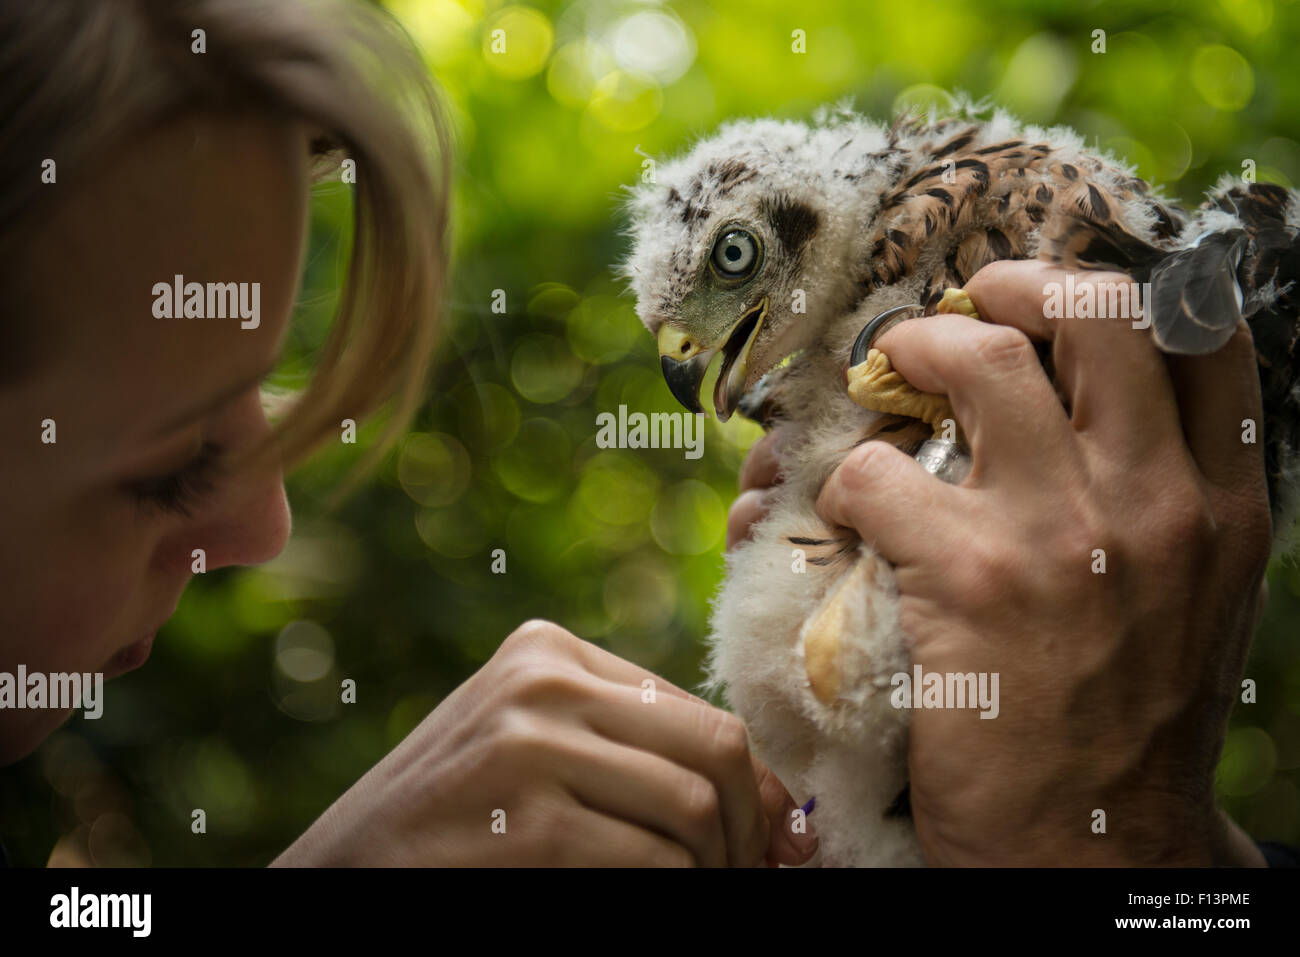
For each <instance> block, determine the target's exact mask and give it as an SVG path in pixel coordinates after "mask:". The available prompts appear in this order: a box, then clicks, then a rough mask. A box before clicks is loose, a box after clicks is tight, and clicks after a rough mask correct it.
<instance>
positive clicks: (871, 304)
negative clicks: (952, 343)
mask: <svg viewBox="0 0 1300 957" xmlns="http://www.w3.org/2000/svg"><path fill="white" fill-rule="evenodd" d="M987 114H988V111H987V110H981V109H979V108H978V107H970V106H968V105H963V106H960V107H959V108H958V109H957V110H955V111H953V113H952V114H951V115H948V116H943V117H940V116H938V115H936V114H933V113H932V114H931V115H930V116H929V117H927V118H926V119H918V118H914V117H904V118H901V119H899V120H898V121H897V122H895V123H894V124H893V125H891V126H884V125H882V124H878V123H876V122H873V121H872V120H870V119H868V118H865V117H862V116H859V115H857V114H854V113H852V112H851V111H848V110H845V109H836V110H828V111H823V112H822V113H820V114H819V115H818V116H817V118H816V119H815V120H814V122H812V123H807V124H806V123H800V122H793V121H778V120H772V119H761V120H752V121H740V122H733V123H729V124H727V125H725V126H724V127H722V128H721V129H720V130H719V131H718V132H717V133H716V134H715V135H713V136H710V137H708V138H706V139H704V140H703V141H701V142H700V143H698V144H697V145H695V147H694V148H693V149H691V150H690V151H689V152H688V153H687V154H686V155H685V156H683V157H681V158H679V159H676V160H673V161H670V162H666V163H664V164H661V165H660V166H659V168H658V171H657V175H656V177H655V182H654V183H649V184H644V185H642V186H640V187H639V188H637V189H636V190H634V192H633V194H632V196H631V198H630V200H629V203H628V209H627V213H628V218H629V234H630V237H631V240H632V243H631V251H630V254H629V256H628V258H627V259H626V261H625V263H624V264H623V268H622V271H623V274H624V275H625V277H626V278H627V280H628V281H629V283H630V285H631V288H632V290H633V291H634V293H635V295H636V298H637V313H638V315H639V317H640V318H641V320H642V321H643V322H644V323H645V325H646V327H647V328H648V329H649V330H650V332H651V333H652V334H654V335H655V337H656V339H657V341H658V344H659V354H660V365H661V368H662V371H663V375H664V378H665V380H666V382H667V384H668V387H669V389H670V390H671V392H672V394H673V395H674V396H676V398H677V399H678V400H679V401H680V402H681V403H682V404H683V405H684V406H685V407H686V408H688V409H690V410H692V411H700V410H701V409H702V406H701V404H700V400H699V391H700V388H701V385H702V383H703V380H704V377H705V373H706V371H707V370H708V367H709V365H710V364H711V362H712V360H713V359H714V358H715V356H717V355H718V354H721V356H722V360H721V366H720V369H719V372H718V376H717V382H716V385H715V387H714V390H713V405H714V409H715V412H716V414H717V416H718V418H719V419H720V420H726V419H727V418H728V417H729V416H730V415H732V414H733V413H734V412H735V411H737V410H740V411H741V412H742V413H744V414H747V415H749V416H751V417H754V418H757V419H758V420H760V421H762V422H763V423H764V424H765V425H768V426H771V425H773V424H775V423H778V422H779V423H782V424H783V431H784V432H785V433H786V435H787V439H786V441H785V443H784V446H783V449H782V452H781V474H782V478H783V481H782V483H781V484H780V485H779V486H778V487H777V488H776V489H774V490H773V493H772V498H771V500H770V503H769V511H768V513H767V515H766V517H765V518H764V519H763V520H762V521H761V522H759V523H758V524H757V525H756V526H755V527H754V529H753V530H752V536H751V539H750V541H748V542H746V543H744V544H742V545H740V546H738V547H737V548H736V549H734V550H733V551H732V553H731V554H730V555H729V556H728V558H727V573H726V579H725V581H724V583H723V586H722V588H721V590H720V592H719V594H718V596H717V598H716V600H715V603H714V608H713V615H712V619H711V635H710V639H709V642H710V654H709V659H708V681H707V685H708V686H709V687H712V688H718V689H721V690H722V691H723V692H724V694H725V697H726V700H727V702H728V704H729V705H730V706H731V707H732V709H733V710H734V711H735V712H736V713H737V714H738V715H739V716H740V717H741V718H743V719H744V721H745V724H746V727H747V728H748V730H749V733H750V737H751V741H752V744H753V747H754V749H755V751H756V753H757V754H758V755H759V756H760V757H761V758H762V759H763V760H764V761H765V762H766V763H767V764H768V765H769V766H770V767H771V768H772V769H773V771H775V772H776V774H777V775H778V776H779V777H780V778H781V780H782V781H783V782H785V784H786V785H787V787H788V788H789V790H790V792H791V794H792V795H794V796H795V798H796V800H798V801H800V802H801V803H802V802H803V801H805V800H807V799H809V798H811V797H815V799H816V814H817V818H816V823H817V830H818V833H819V835H820V838H821V841H820V849H819V852H818V856H817V858H816V859H814V861H812V862H810V863H812V864H823V865H910V864H920V863H922V857H921V853H920V850H919V847H918V845H917V842H916V835H915V831H914V828H913V827H912V823H911V820H910V811H909V806H908V802H907V757H906V751H907V726H908V712H907V710H906V709H905V708H898V707H895V706H894V705H893V703H891V690H892V684H893V679H894V676H896V675H898V674H902V673H907V672H908V670H909V668H910V659H909V653H908V643H907V637H906V635H905V634H904V633H903V631H902V630H901V628H900V627H899V619H898V594H897V588H896V585H895V581H894V576H893V571H892V569H891V568H890V566H889V564H888V562H886V561H885V560H884V559H883V558H881V557H880V555H879V554H877V553H876V552H875V551H874V550H873V549H872V548H871V546H870V545H869V544H867V543H865V542H862V541H861V540H859V539H858V538H857V536H856V535H855V534H853V533H851V532H849V531H848V530H846V529H843V528H832V527H829V526H828V525H827V524H826V523H825V522H823V521H822V520H821V519H820V518H818V516H817V515H816V513H815V512H814V508H813V506H814V503H815V501H816V499H817V495H818V492H819V491H820V489H821V486H822V485H823V483H824V482H825V481H826V479H827V477H828V476H829V475H830V473H831V472H832V471H833V470H834V468H835V467H836V466H837V465H838V464H839V463H840V462H841V461H843V459H844V458H845V457H846V456H847V455H848V453H849V452H850V451H851V450H852V449H853V448H854V447H855V446H857V445H858V444H860V443H862V442H864V441H867V440H872V439H874V440H883V441H887V442H890V443H891V444H893V445H895V446H897V447H899V448H901V449H903V450H905V451H906V452H908V453H909V454H916V453H917V452H918V450H920V449H922V447H923V445H924V443H926V441H927V440H928V439H930V438H931V437H932V436H933V435H934V434H935V432H936V431H938V430H939V428H940V426H941V425H943V424H945V423H946V422H947V420H948V419H949V418H950V417H951V407H950V406H948V405H947V404H946V399H944V397H942V396H924V395H922V394H920V393H917V392H916V391H915V390H914V389H911V387H910V386H909V385H908V384H907V383H906V382H904V381H902V380H901V378H900V377H898V375H897V373H896V372H894V371H893V370H892V368H891V367H890V366H889V363H888V357H887V356H884V355H882V354H880V353H879V352H878V351H875V352H874V353H873V352H867V353H866V355H865V356H858V357H853V353H854V351H855V349H854V347H855V344H857V340H858V339H859V335H860V333H861V332H862V331H863V329H864V326H866V325H867V324H868V323H869V322H870V320H872V318H873V317H877V316H879V315H880V314H881V313H883V312H885V311H886V310H890V309H894V308H896V307H902V306H906V305H908V304H917V305H919V306H920V307H922V308H921V309H917V310H915V311H916V312H918V313H919V312H935V311H937V310H939V309H940V308H941V304H942V310H943V311H949V310H951V309H956V310H959V311H964V312H966V313H967V314H975V309H974V308H972V307H971V304H970V303H969V301H968V300H966V301H965V302H963V300H962V297H961V296H960V295H959V294H957V292H956V291H957V290H960V289H961V287H962V286H963V285H964V284H965V283H966V281H967V280H968V279H969V278H970V277H971V276H973V275H974V274H975V273H976V272H977V271H978V270H979V269H980V268H982V267H983V266H985V265H987V264H988V263H990V262H994V261H996V260H1002V259H1028V258H1034V257H1039V258H1043V259H1047V260H1049V261H1052V262H1057V263H1060V264H1063V265H1066V266H1067V267H1071V268H1096V267H1103V266H1105V267H1109V268H1115V269H1119V270H1122V271H1126V272H1128V273H1129V274H1131V275H1133V276H1134V277H1135V279H1138V280H1139V281H1149V282H1151V290H1152V291H1151V295H1150V299H1149V301H1148V302H1147V303H1146V304H1145V305H1146V308H1147V309H1148V316H1149V318H1150V319H1151V323H1152V334H1153V335H1154V336H1155V339H1156V342H1157V344H1158V345H1159V346H1160V347H1161V348H1163V349H1165V350H1166V351H1170V352H1190V353H1203V352H1209V351H1213V349H1215V348H1218V346H1219V345H1222V343H1223V342H1224V341H1226V339H1227V337H1228V336H1229V335H1231V332H1232V330H1233V328H1235V326H1236V323H1237V322H1238V321H1239V319H1240V318H1242V317H1243V316H1244V317H1245V318H1246V319H1247V320H1248V321H1249V322H1250V324H1251V328H1252V331H1253V332H1254V334H1255V337H1256V343H1257V348H1258V350H1259V353H1260V374H1261V384H1262V386H1263V394H1264V400H1265V423H1264V429H1263V432H1264V436H1265V439H1264V441H1265V445H1266V449H1265V452H1266V455H1265V458H1266V468H1267V470H1268V479H1269V492H1270V495H1271V496H1272V502H1273V506H1274V516H1275V523H1276V524H1277V526H1278V528H1279V530H1281V529H1282V528H1283V526H1284V525H1285V524H1286V522H1287V520H1288V517H1289V516H1290V515H1292V514H1293V511H1292V509H1291V505H1292V503H1293V502H1294V499H1295V497H1294V495H1293V494H1291V490H1292V489H1293V488H1294V487H1295V485H1296V482H1295V479H1296V475H1297V471H1300V470H1298V468H1297V464H1296V451H1295V450H1296V448H1297V447H1298V446H1300V396H1298V395H1297V385H1296V383H1297V363H1296V343H1297V339H1300V322H1298V320H1297V315H1298V311H1300V301H1298V300H1297V292H1296V285H1295V282H1296V280H1297V279H1300V253H1298V252H1297V250H1298V249H1300V245H1298V244H1297V243H1296V239H1297V233H1298V231H1300V197H1297V195H1296V194H1295V193H1294V192H1290V191H1287V190H1283V189H1281V188H1280V187H1276V186H1267V185H1262V184H1259V185H1257V184H1240V183H1234V182H1233V181H1231V180H1230V179H1225V180H1224V181H1223V182H1221V183H1220V185H1219V187H1218V188H1216V190H1215V191H1213V192H1212V193H1211V195H1210V197H1209V200H1208V201H1207V202H1206V204H1205V205H1204V206H1202V207H1201V209H1199V210H1198V211H1197V212H1196V213H1195V214H1194V215H1192V214H1189V213H1187V212H1185V211H1183V210H1181V209H1179V208H1178V207H1177V206H1176V205H1175V204H1174V203H1172V202H1170V201H1169V200H1167V199H1165V198H1163V197H1162V196H1161V195H1160V194H1159V192H1158V191H1156V190H1153V189H1151V188H1150V187H1149V186H1148V185H1147V184H1146V183H1145V182H1143V181H1142V180H1140V179H1138V178H1137V177H1136V176H1135V175H1134V174H1133V171H1132V170H1131V169H1130V168H1128V167H1125V166H1124V165H1122V164H1120V163H1119V162H1117V161H1116V160H1115V159H1113V158H1111V157H1110V156H1108V155H1105V154H1103V153H1100V152H1097V151H1095V150H1091V149H1088V148H1086V147H1085V145H1084V144H1083V141H1082V139H1081V138H1080V137H1079V136H1078V135H1077V134H1076V133H1074V132H1073V131H1071V130H1069V129H1067V128H1064V127H1056V128H1052V129H1043V128H1039V127H1033V126H1028V127H1026V126H1022V125H1020V124H1019V123H1018V122H1016V121H1015V120H1014V119H1013V118H1012V117H1010V116H1009V115H1007V114H1005V113H1003V112H1001V111H997V112H994V113H993V114H992V115H991V116H990V115H987ZM974 306H976V307H977V306H978V304H974ZM922 321H923V320H922ZM858 345H859V350H858V351H861V350H862V348H864V347H863V346H862V345H861V344H858ZM867 345H869V343H868V344H867ZM948 424H951V425H954V426H955V427H956V428H957V430H958V434H959V429H960V423H955V422H952V423H948Z"/></svg>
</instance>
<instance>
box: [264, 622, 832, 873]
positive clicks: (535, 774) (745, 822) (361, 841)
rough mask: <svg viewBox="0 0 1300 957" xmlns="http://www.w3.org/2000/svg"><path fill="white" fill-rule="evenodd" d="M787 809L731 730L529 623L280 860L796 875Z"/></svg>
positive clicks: (639, 675) (740, 730)
mask: <svg viewBox="0 0 1300 957" xmlns="http://www.w3.org/2000/svg"><path fill="white" fill-rule="evenodd" d="M647 681H651V682H653V700H651V695H650V694H649V689H648V688H647V686H646V685H645V682H647ZM794 809H795V803H794V799H793V798H791V797H790V795H789V794H788V793H787V792H786V790H785V788H784V787H783V786H782V784H781V782H780V781H778V780H777V779H776V777H775V775H773V774H772V772H771V771H769V770H768V769H767V768H766V767H764V766H763V764H762V763H761V762H759V761H758V760H757V759H756V758H754V757H753V756H752V755H751V754H750V752H749V744H748V740H747V737H746V733H745V727H744V725H743V724H742V723H741V721H740V719H739V718H736V717H734V716H733V715H731V714H728V713H727V712H725V711H721V710H719V709H718V708H715V707H713V706H712V705H710V704H708V703H707V702H705V701H703V700H701V699H699V698H696V697H695V696H693V695H690V694H687V693H686V692H684V691H682V690H681V689H680V688H677V687H675V686H673V685H672V684H670V683H669V682H667V681H665V680H664V679H662V678H660V677H657V676H655V675H653V674H650V673H649V672H647V671H645V670H644V669H643V668H639V667H637V666H636V665H633V664H630V663H629V662H627V661H624V660H623V659H621V658H618V657H616V656H614V655H612V654H610V653H609V652H607V651H604V650H602V649H600V648H597V647H596V646H595V645H592V644H589V643H588V642H585V641H582V640H580V639H578V638H575V637H574V636H573V635H571V634H569V633H568V632H567V631H565V630H564V629H562V628H560V627H559V626H558V625H553V624H551V623H549V622H542V621H537V622H529V623H527V624H525V625H524V626H522V627H521V628H519V629H518V630H517V631H516V632H514V634H512V635H511V636H510V637H509V638H508V639H506V641H505V642H503V643H502V645H501V648H500V650H498V651H497V653H496V654H495V655H494V656H493V657H492V660H491V661H489V662H488V663H487V664H486V665H484V666H483V668H482V669H481V670H479V671H478V672H477V673H476V674H475V675H474V676H473V677H472V678H470V679H469V680H468V681H466V682H465V683H464V684H463V685H461V686H460V687H459V688H457V689H456V691H455V692H453V693H452V694H451V695H450V696H449V697H448V698H447V699H446V700H445V701H444V702H443V703H442V704H440V705H439V706H438V707H437V708H436V709H434V711H433V712H432V713H431V714H430V715H429V716H428V717H427V718H426V719H425V720H424V721H423V722H422V723H421V724H420V726H419V727H418V728H416V729H415V730H414V731H412V732H411V734H410V735H409V736H408V737H407V738H406V740H405V741H403V742H402V743H401V744H400V745H399V746H398V747H397V748H396V749H395V750H394V751H393V752H392V753H391V754H389V755H388V756H387V757H386V758H384V759H383V760H382V761H381V762H380V763H379V764H378V765H376V766H375V767H374V768H373V769H372V770H371V771H370V772H369V773H368V774H367V775H366V776H365V777H363V778H362V779H361V780H360V781H359V782H358V783H357V784H356V785H354V786H353V787H352V788H351V789H350V790H349V791H348V792H347V793H346V794H344V795H343V797H342V798H340V799H339V800H338V801H337V802H336V803H335V804H334V805H332V806H331V807H330V808H329V809H328V810H327V811H326V812H325V814H324V815H322V816H321V818H320V820H318V821H317V822H316V823H315V824H314V825H313V826H312V827H311V828H310V829H309V830H308V831H307V833H306V834H304V835H303V836H302V837H301V838H299V840H298V841H297V842H296V843H295V844H294V845H293V846H292V847H290V848H289V850H287V851H286V852H285V853H284V854H283V855H282V856H281V857H280V858H279V859H278V860H277V861H276V862H275V863H276V864H278V865H288V866H294V865H303V866H320V865H417V866H424V865H435V866H436V865H451V866H481V865H506V866H525V865H547V866H555V865H583V866H618V867H637V866H647V865H666V866H674V865H677V866H690V865H696V864H698V865H716V866H721V865H732V866H753V865H760V864H764V863H766V864H769V865H775V864H778V863H779V864H801V863H804V862H805V861H807V860H808V858H809V857H811V856H812V854H813V852H814V851H815V850H816V846H817V845H816V840H815V838H813V837H812V834H811V829H810V831H809V834H807V835H796V834H793V833H792V832H791V828H790V826H789V823H790V821H791V813H792V812H793V811H794ZM494 824H495V825H496V826H495V827H494Z"/></svg>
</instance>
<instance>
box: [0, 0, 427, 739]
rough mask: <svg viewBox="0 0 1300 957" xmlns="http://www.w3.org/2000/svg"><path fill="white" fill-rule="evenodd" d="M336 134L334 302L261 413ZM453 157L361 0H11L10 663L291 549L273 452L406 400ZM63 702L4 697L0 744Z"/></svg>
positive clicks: (4, 566) (56, 650) (385, 31)
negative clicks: (343, 177)
mask: <svg viewBox="0 0 1300 957" xmlns="http://www.w3.org/2000/svg"><path fill="white" fill-rule="evenodd" d="M342 157H346V158H347V159H348V160H350V161H351V162H350V163H349V164H348V171H349V173H351V172H352V171H353V170H354V171H355V177H354V178H355V186H353V187H350V188H352V189H353V190H354V202H353V205H354V228H353V231H352V244H351V250H350V260H349V264H348V268H347V273H346V279H345V281H344V284H343V287H342V289H341V290H340V291H339V306H338V313H337V315H336V317H335V320H334V324H333V327H332V330H331V337H330V339H329V341H328V342H327V343H326V345H325V347H324V348H323V349H322V351H321V355H320V356H319V359H318V361H317V367H316V368H317V371H316V374H315V377H314V379H313V381H312V383H311V384H310V386H309V387H308V388H307V389H305V390H304V391H303V392H302V393H301V394H300V395H299V396H298V397H296V398H295V399H294V400H293V401H292V402H290V403H289V404H288V406H287V409H286V410H285V412H284V415H283V416H282V417H281V418H279V420H278V421H276V422H274V423H272V422H271V421H268V418H267V415H266V411H265V406H264V402H263V395H262V392H261V383H262V380H263V379H264V378H265V377H266V375H267V374H268V373H269V371H270V370H271V368H272V367H273V366H274V364H275V362H276V359H277V357H278V355H279V353H280V349H281V346H282V344H283V341H284V337H285V333H286V329H287V326H288V323H289V318H290V314H291V312H292V307H293V303H294V300H295V297H296V295H297V289H298V281H299V273H300V269H301V266H302V259H303V249H304V244H305V233H306V223H307V211H308V191H309V188H310V184H311V182H312V180H313V178H314V177H316V176H319V175H321V174H322V170H324V169H328V168H330V167H331V165H333V166H337V163H338V161H339V159H340V158H342ZM447 168H448V144H447V134H446V126H445V123H444V121H443V119H442V116H441V114H440V112H439V109H438V103H437V99H436V96H435V93H434V91H433V89H432V88H431V86H430V83H429V80H428V78H427V74H426V72H425V70H424V68H423V66H422V64H421V62H420V60H419V58H418V56H417V55H416V54H415V52H414V51H413V50H412V49H411V47H410V46H409V44H408V42H407V41H406V40H405V38H404V36H403V35H402V34H401V33H400V31H399V30H397V28H396V27H395V26H394V25H393V24H392V22H391V21H390V20H388V19H387V18H386V16H384V15H383V14H382V13H380V12H378V11H377V10H375V9H374V8H372V7H371V6H370V5H369V4H367V3H364V2H356V3H342V2H323V0H317V2H307V0H301V2H300V0H292V2H291V0H259V2H254V0H105V2H101V3H92V4H87V3H84V2H81V0H43V2H41V3H36V4H23V5H18V4H5V5H4V7H3V9H0V224H2V225H0V447H2V448H3V450H4V454H3V458H2V459H0V461H2V462H3V464H2V465H0V476H2V481H0V488H2V489H3V496H4V497H3V499H0V527H3V528H4V535H3V536H0V672H5V673H9V674H14V673H16V671H17V669H18V666H19V665H24V666H26V670H27V672H28V673H29V674H32V673H40V674H52V673H70V672H78V673H87V672H89V673H94V672H106V673H107V676H109V677H111V676H112V674H113V673H117V672H120V671H122V670H125V669H128V668H130V667H133V666H136V665H138V664H140V663H141V662H142V661H143V658H144V656H145V655H147V653H148V649H149V645H150V643H151V642H152V639H153V635H154V633H155V632H156V630H157V629H158V628H159V627H160V626H161V625H162V624H163V622H165V621H166V619H167V618H168V617H169V616H170V615H171V614H172V612H173V610H174V609H175V606H176V603H177V601H178V600H179V597H180V594H181V592H182V591H183V590H184V587H185V585H186V583H187V582H188V580H189V578H190V576H191V575H192V574H194V573H195V572H196V571H199V570H207V571H211V570H213V569H214V568H217V567H220V566H223V565H231V564H241V565H247V564H256V563H258V562H262V561H265V560H267V559H268V558H270V557H272V556H273V555H275V554H276V553H277V552H278V551H279V550H280V549H281V548H282V546H283V544H284V542H285V539H286V538H287V536H288V533H289V524H290V519H289V512H288V508H287V505H286V502H285V498H284V490H283V485H282V481H281V467H282V464H283V463H285V462H289V461H293V460H296V459H298V458H300V457H301V456H302V455H303V454H305V453H306V452H307V451H308V450H310V449H311V448H312V447H313V446H315V445H317V444H319V443H320V442H321V441H323V440H324V439H326V438H328V437H331V436H333V437H337V436H338V435H339V430H340V423H341V422H342V420H344V419H352V420H355V421H360V420H361V419H363V418H364V417H365V416H366V415H368V414H369V413H371V412H373V411H374V410H375V409H377V408H378V407H380V406H382V405H384V404H385V403H391V405H392V411H393V415H392V416H391V418H390V419H389V425H388V430H387V433H386V437H391V436H392V435H394V434H396V432H397V431H398V430H400V429H401V428H402V427H403V425H404V424H405V422H406V420H407V419H408V418H409V415H410V414H411V412H412V411H413V410H414V408H415V407H416V405H417V403H418V401H419V399H420V397H421V394H422V391H423V387H424V382H425V378H426V375H427V371H428V366H429V362H430V359H431V355H432V352H433V348H434V345H435V343H436V339H437V331H438V324H437V317H438V300H439V295H440V287H441V283H442V277H443V273H444V271H445V266H446V261H445V248H444V234H445V229H446V197H447V192H448V188H447V172H446V171H447ZM352 178H353V177H351V176H349V177H348V179H352ZM66 714H67V712H66V710H59V709H54V708H45V709H43V710H22V711H20V710H12V709H6V710H4V711H0V763H4V762H5V761H8V760H13V759H16V758H17V757H20V756H21V755H23V754H25V753H26V752H27V751H29V750H31V748H33V747H35V745H36V744H38V743H39V742H40V740H41V739H42V738H43V737H44V736H45V735H46V734H48V733H49V732H50V731H51V730H52V729H53V728H54V727H56V726H57V725H58V724H59V723H60V722H61V721H62V720H63V718H64V717H65V716H66Z"/></svg>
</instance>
